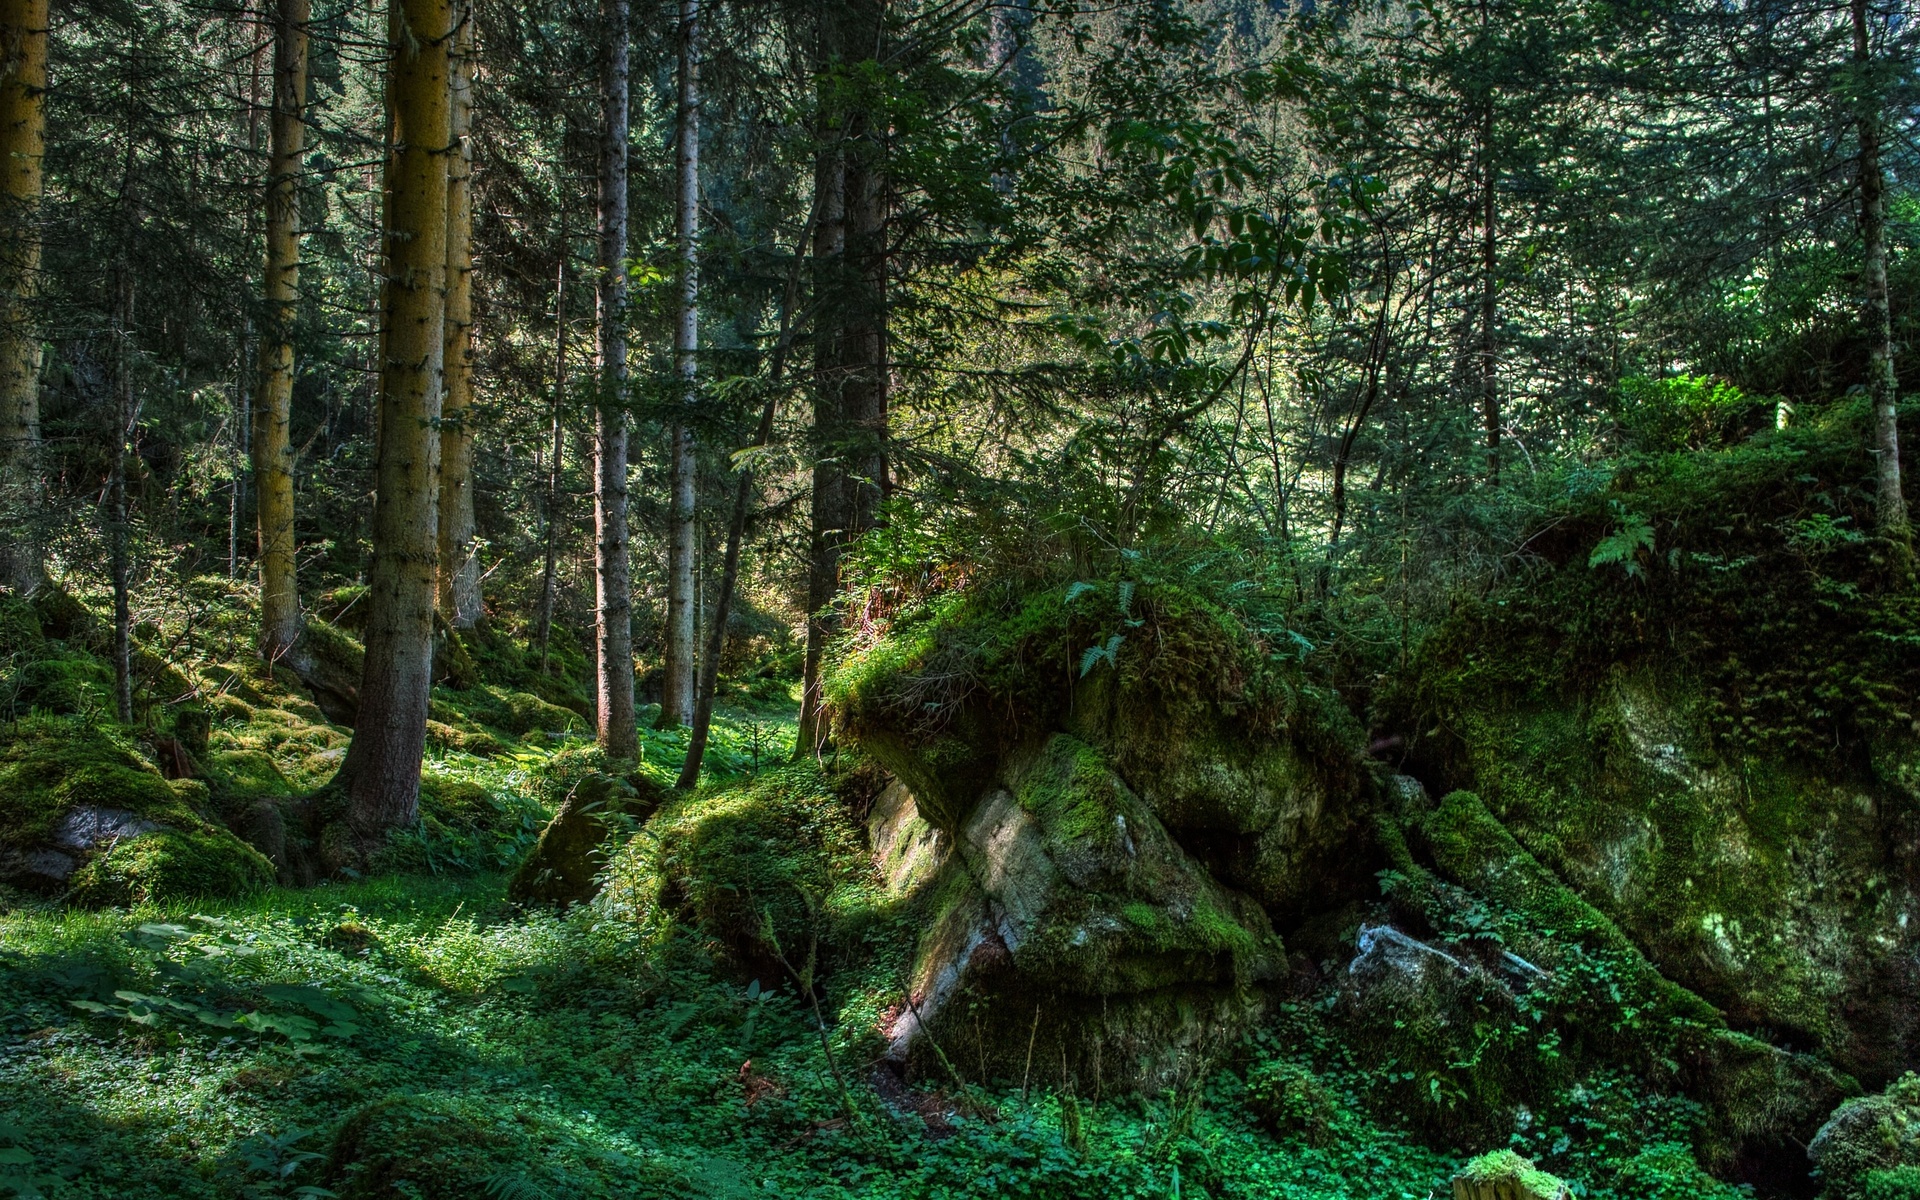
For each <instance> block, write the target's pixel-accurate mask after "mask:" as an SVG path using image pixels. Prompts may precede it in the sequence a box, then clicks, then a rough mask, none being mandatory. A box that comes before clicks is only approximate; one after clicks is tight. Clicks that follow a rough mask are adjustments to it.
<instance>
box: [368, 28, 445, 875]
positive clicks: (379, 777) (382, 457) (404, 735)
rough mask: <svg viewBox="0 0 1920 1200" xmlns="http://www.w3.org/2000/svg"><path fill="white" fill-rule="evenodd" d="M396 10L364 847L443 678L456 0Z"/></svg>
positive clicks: (422, 733) (405, 819) (422, 736)
mask: <svg viewBox="0 0 1920 1200" xmlns="http://www.w3.org/2000/svg"><path fill="white" fill-rule="evenodd" d="M390 14H391V15H390V17H389V20H388V49H389V54H390V58H389V60H388V68H387V110H388V118H389V122H390V125H389V135H388V136H389V139H390V149H389V151H388V154H387V166H386V180H385V188H384V191H385V193H386V223H385V235H386V247H385V256H386V278H385V280H384V287H383V291H384V302H383V305H382V307H383V309H384V314H383V315H384V320H383V321H382V339H381V341H382V346H381V363H380V406H379V429H378V434H379V450H378V452H377V454H376V456H375V460H374V483H375V487H376V488H377V491H376V493H375V495H374V504H373V565H372V568H371V569H370V570H369V571H368V574H367V600H366V603H367V618H366V630H367V636H366V649H367V653H366V669H365V672H364V674H363V675H362V677H361V683H360V714H359V719H358V721H357V722H356V723H355V725H354V732H353V744H352V745H351V746H350V747H349V748H348V750H347V761H346V763H345V765H344V766H342V768H341V772H340V774H341V781H342V782H344V784H345V786H346V788H347V793H348V797H349V810H348V821H349V823H350V824H351V826H352V828H353V832H354V834H355V836H356V837H357V838H358V839H359V841H360V843H361V845H362V847H363V848H371V847H373V846H376V845H378V844H379V842H380V841H381V840H382V839H384V837H385V836H386V834H387V832H388V831H389V830H391V829H393V828H395V827H396V826H401V825H406V824H410V823H412V822H413V821H414V820H415V819H416V817H417V815H418V813H419V798H420V756H421V753H422V751H423V750H424V748H425V746H426V735H427V704H428V700H429V698H430V695H431V692H432V687H433V605H434V582H435V580H434V576H435V567H436V565H437V554H436V551H437V549H438V547H437V532H438V525H439V522H438V514H437V512H436V509H437V508H438V499H439V480H438V478H437V476H438V474H439V469H440V461H439V460H440V435H439V424H440V397H441V370H442V365H443V360H442V355H444V354H445V352H446V330H445V325H446V278H447V168H446V152H447V147H448V146H449V145H450V144H451V141H452V136H453V131H452V121H451V115H450V109H451V93H452V89H451V86H450V84H449V80H448V67H449V63H448V54H449V50H450V48H451V43H452V37H453V6H452V4H451V3H450V0H393V3H392V7H391V10H390Z"/></svg>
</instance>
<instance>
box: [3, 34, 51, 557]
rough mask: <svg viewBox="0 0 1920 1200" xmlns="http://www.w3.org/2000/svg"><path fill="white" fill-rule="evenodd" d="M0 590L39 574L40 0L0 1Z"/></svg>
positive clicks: (43, 41)
mask: <svg viewBox="0 0 1920 1200" xmlns="http://www.w3.org/2000/svg"><path fill="white" fill-rule="evenodd" d="M0 55H4V62H0V177H4V184H3V185H0V186H3V187H4V203H5V205H6V211H5V212H4V213H0V530H4V533H0V538H4V539H5V540H4V541H0V586H6V587H10V588H12V589H14V590H15V591H17V592H22V593H24V592H30V591H32V590H33V589H34V588H36V587H38V586H39V585H40V583H41V581H42V580H43V579H44V578H45V574H46V570H45V564H44V561H43V559H42V557H41V545H42V542H41V531H40V529H39V528H38V521H39V515H38V514H39V509H40V507H41V505H40V498H41V495H42V492H43V491H44V485H43V481H42V479H41V475H40V333H39V330H38V329H37V328H36V322H35V320H34V312H33V298H34V294H35V292H36V291H37V289H38V283H39V280H38V276H39V273H40V197H41V193H42V190H43V189H42V184H41V170H40V162H41V157H42V156H43V155H44V153H45V151H46V93H47V0H0Z"/></svg>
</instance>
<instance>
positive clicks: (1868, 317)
mask: <svg viewBox="0 0 1920 1200" xmlns="http://www.w3.org/2000/svg"><path fill="white" fill-rule="evenodd" d="M1872 54H1873V51H1872V44H1871V42H1870V41H1869V39H1868V28H1867V2H1866V0H1853V61H1854V65H1855V68H1856V70H1857V72H1858V78H1857V79H1856V80H1855V85H1856V87H1858V89H1859V95H1858V99H1857V103H1858V105H1859V112H1858V114H1857V117H1856V120H1857V124H1858V128H1859V136H1860V163H1859V187H1860V240H1861V243H1862V259H1863V261H1862V263H1861V267H1862V271H1861V273H1862V275H1863V276H1864V283H1865V285H1866V288H1865V291H1866V302H1865V304H1864V306H1863V311H1862V313H1861V323H1862V324H1863V325H1865V327H1866V335H1867V396H1868V399H1869V401H1870V402H1871V403H1872V405H1873V452H1874V457H1875V458H1876V459H1878V460H1879V468H1878V471H1877V472H1876V475H1877V487H1876V489H1875V492H1876V495H1875V501H1876V504H1875V508H1876V513H1875V516H1876V519H1877V523H1878V525H1879V530H1880V534H1881V536H1883V537H1886V538H1889V539H1891V540H1892V541H1894V542H1896V543H1899V544H1901V545H1903V546H1910V545H1911V542H1912V537H1913V532H1912V528H1911V526H1910V525H1909V524H1908V522H1907V499H1906V496H1905V494H1904V493H1903V492H1902V491H1901V488H1900V422H1899V402H1900V387H1899V380H1898V379H1897V378H1896V377H1895V375H1894V370H1893V313H1892V308H1891V306H1890V305H1889V304H1888V300H1887V218H1886V186H1887V184H1886V177H1885V175H1884V174H1883V172H1882V170H1881V166H1880V141H1881V136H1880V111H1879V104H1880V101H1879V92H1878V90H1877V89H1876V88H1874V87H1872V86H1871V81H1870V79H1869V73H1870V71H1871V69H1872V61H1873V58H1872Z"/></svg>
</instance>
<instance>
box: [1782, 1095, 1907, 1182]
mask: <svg viewBox="0 0 1920 1200" xmlns="http://www.w3.org/2000/svg"><path fill="white" fill-rule="evenodd" d="M1807 1157H1808V1158H1810V1159H1812V1160H1813V1165H1814V1166H1815V1167H1817V1168H1818V1169H1819V1171H1820V1178H1821V1179H1822V1180H1823V1181H1825V1184H1826V1189H1825V1191H1823V1192H1822V1193H1821V1195H1822V1196H1823V1197H1825V1198H1826V1200H1869V1198H1871V1197H1874V1196H1875V1195H1876V1194H1885V1195H1894V1196H1898V1195H1905V1194H1906V1193H1904V1192H1901V1191H1900V1190H1899V1189H1900V1188H1901V1187H1903V1186H1905V1185H1906V1183H1905V1181H1906V1180H1916V1181H1920V1075H1914V1074H1912V1073H1908V1074H1906V1075H1903V1076H1901V1077H1900V1079H1898V1080H1897V1081H1895V1083H1894V1084H1893V1086H1891V1087H1889V1088H1888V1089H1887V1090H1886V1091H1884V1092H1881V1093H1879V1094H1877V1095H1873V1096H1862V1097H1860V1098H1859V1099H1856V1100H1849V1101H1847V1102H1846V1103H1845V1104H1843V1105H1841V1106H1840V1107H1839V1108H1838V1109H1837V1110H1835V1111H1834V1114H1833V1116H1832V1118H1831V1119H1830V1120H1828V1121H1827V1123H1826V1124H1825V1125H1823V1126H1821V1128H1820V1132H1819V1133H1817V1134H1815V1135H1814V1138H1813V1141H1812V1142H1810V1143H1808V1145H1807Z"/></svg>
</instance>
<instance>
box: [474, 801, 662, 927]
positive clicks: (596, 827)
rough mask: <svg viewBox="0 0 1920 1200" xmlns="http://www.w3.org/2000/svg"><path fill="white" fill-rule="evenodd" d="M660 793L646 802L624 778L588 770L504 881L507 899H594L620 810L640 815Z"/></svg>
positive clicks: (571, 901)
mask: <svg viewBox="0 0 1920 1200" xmlns="http://www.w3.org/2000/svg"><path fill="white" fill-rule="evenodd" d="M660 799H661V797H660V796H659V795H658V794H654V795H650V796H649V797H647V798H646V799H645V800H644V801H643V799H642V797H641V796H640V794H639V793H638V792H637V791H636V790H635V789H634V788H633V786H632V785H631V784H629V783H628V782H627V781H625V780H623V779H620V778H617V777H615V776H611V775H589V776H588V777H586V778H585V779H582V780H581V781H580V782H579V783H577V784H575V785H574V788H573V791H572V792H571V793H569V794H568V796H567V798H566V799H565V800H563V801H562V802H561V804H560V811H558V812H557V813H555V814H554V816H553V820H551V821H549V822H548V823H547V827H546V828H545V829H543V830H541V831H540V841H539V844H538V845H536V846H535V847H534V849H533V853H532V855H530V856H529V857H528V858H527V861H526V862H524V863H522V864H520V868H519V869H518V870H516V871H515V872H514V873H513V879H512V880H511V881H510V882H509V883H508V884H507V898H508V899H510V900H512V901H514V902H515V903H516V904H550V905H558V906H560V907H566V906H567V905H571V904H581V903H584V902H586V901H588V900H591V899H593V897H594V895H595V894H596V893H598V892H599V890H600V885H599V882H598V879H597V876H598V875H599V874H600V872H601V871H602V870H604V869H605V868H606V865H607V858H606V855H605V853H604V852H603V846H604V843H605V842H606V840H607V837H608V835H609V834H610V833H612V832H614V831H615V830H617V829H618V828H620V826H621V822H620V819H619V818H620V817H621V816H622V815H623V814H624V815H627V816H629V818H630V819H632V820H644V819H645V817H646V815H647V814H649V813H651V811H652V810H653V809H654V808H657V807H658V806H659V802H660Z"/></svg>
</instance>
